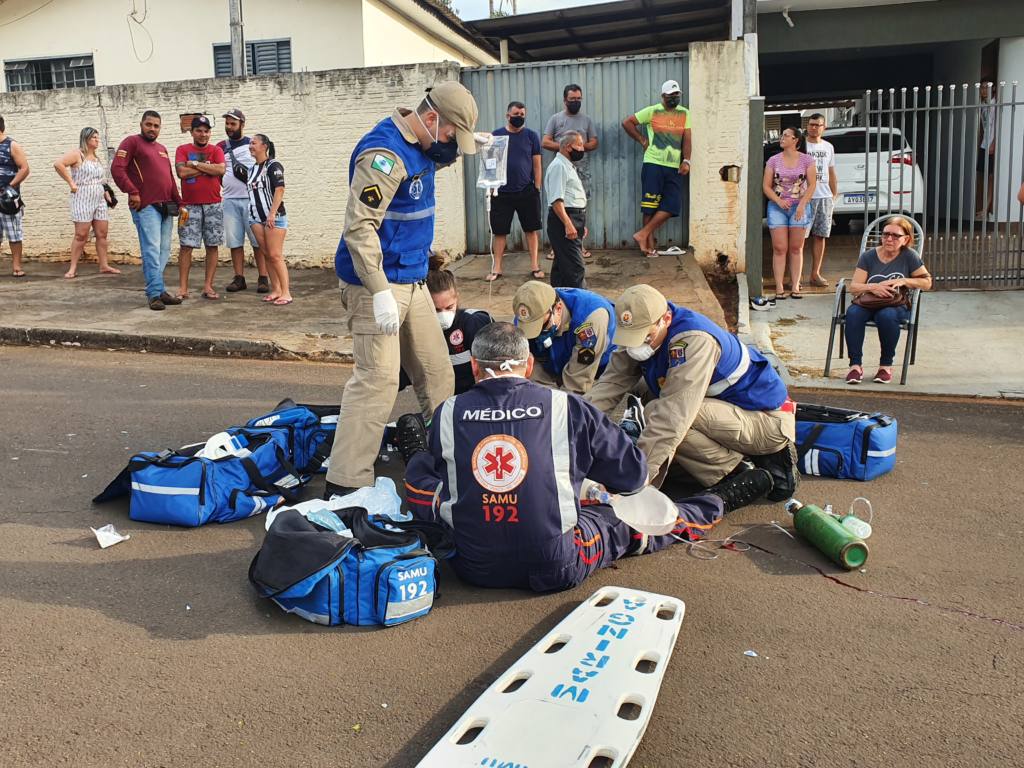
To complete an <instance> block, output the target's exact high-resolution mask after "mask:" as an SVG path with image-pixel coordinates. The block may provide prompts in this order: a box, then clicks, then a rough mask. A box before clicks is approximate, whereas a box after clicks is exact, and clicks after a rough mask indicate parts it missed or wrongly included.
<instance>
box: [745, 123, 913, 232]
mask: <svg viewBox="0 0 1024 768" xmlns="http://www.w3.org/2000/svg"><path fill="white" fill-rule="evenodd" d="M867 133H868V132H867V130H866V129H865V128H833V129H831V130H827V131H825V136H824V138H825V140H826V141H828V142H831V144H832V146H833V147H834V148H835V150H836V176H837V177H838V179H839V196H838V197H837V198H836V205H835V209H834V210H833V212H832V218H833V220H834V221H835V222H836V223H837V224H838V225H840V226H841V227H842V226H846V225H847V224H849V222H851V221H853V220H861V221H863V219H864V198H865V194H866V195H867V198H868V220H871V219H874V218H875V205H876V203H877V205H878V212H879V214H882V213H886V212H888V211H889V210H890V207H889V199H890V197H891V198H892V208H891V210H892V211H893V212H894V213H905V214H908V215H912V216H915V217H916V218H918V220H920V218H921V217H922V216H923V214H924V206H925V189H924V176H923V175H922V174H921V169H920V168H919V167H918V166H917V163H916V162H915V158H914V155H913V151H912V150H911V148H910V145H909V144H907V142H906V139H904V138H903V134H902V133H901V132H900V130H899V129H898V128H894V129H893V131H892V150H891V151H890V149H889V141H890V138H889V129H888V128H882V129H881V131H879V129H877V128H873V129H871V131H870V138H871V149H870V152H869V153H868V155H867V156H865V154H864V138H865V135H866V134H867ZM879 147H880V148H881V149H879ZM779 151H780V148H779V143H778V142H777V141H773V142H771V143H769V144H766V145H765V153H764V159H765V161H766V162H767V160H768V158H769V157H771V156H772V155H774V154H776V153H778V152H779ZM865 161H866V162H865ZM878 171H881V173H879V172H878ZM901 172H902V176H901ZM887 174H888V175H887ZM878 176H881V179H882V183H881V184H880V185H879V184H877V183H876V179H877V177H878ZM818 183H819V184H828V178H825V179H818ZM865 187H867V189H866V190H865Z"/></svg>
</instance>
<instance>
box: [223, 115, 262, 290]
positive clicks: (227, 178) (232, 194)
mask: <svg viewBox="0 0 1024 768" xmlns="http://www.w3.org/2000/svg"><path fill="white" fill-rule="evenodd" d="M223 118H224V133H226V134H227V138H226V139H225V140H224V141H222V142H221V143H220V144H218V145H217V146H219V147H220V148H221V149H222V150H223V151H224V158H225V160H226V161H227V168H226V169H225V170H226V172H225V173H224V175H223V176H222V177H221V179H222V181H223V184H224V188H223V190H222V192H221V197H222V198H223V200H224V241H225V243H226V244H227V246H228V248H230V249H231V265H232V267H234V270H235V277H234V279H232V281H231V282H230V283H229V284H228V286H227V291H228V292H229V293H235V292H236V291H244V290H245V289H246V288H248V286H247V285H246V284H245V238H246V236H248V238H249V245H251V246H252V258H253V261H255V262H256V272H257V274H258V275H259V281H258V283H257V285H256V292H257V293H269V292H270V281H269V279H268V277H267V263H266V260H265V259H264V257H263V251H261V250H260V247H259V244H258V243H257V242H256V235H254V234H253V233H252V229H251V228H250V227H249V190H248V188H247V187H246V184H245V183H246V181H247V180H248V178H249V171H251V170H252V167H253V166H254V165H256V159H255V158H254V157H253V156H252V153H251V152H250V151H249V137H248V136H245V135H244V131H245V113H244V112H242V110H240V109H238V108H235V109H231V110H228V111H227V112H225V113H224V114H223Z"/></svg>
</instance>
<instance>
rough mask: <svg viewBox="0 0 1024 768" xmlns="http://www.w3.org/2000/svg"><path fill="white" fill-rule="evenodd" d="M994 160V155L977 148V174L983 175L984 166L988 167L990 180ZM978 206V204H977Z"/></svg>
mask: <svg viewBox="0 0 1024 768" xmlns="http://www.w3.org/2000/svg"><path fill="white" fill-rule="evenodd" d="M994 159H995V155H990V154H989V153H988V150H987V149H982V148H981V147H978V163H977V168H978V173H979V174H981V173H985V168H986V166H987V167H988V177H989V178H992V161H993V160H994ZM979 205H980V203H979Z"/></svg>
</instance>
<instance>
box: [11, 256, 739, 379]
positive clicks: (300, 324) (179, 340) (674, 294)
mask: <svg viewBox="0 0 1024 768" xmlns="http://www.w3.org/2000/svg"><path fill="white" fill-rule="evenodd" d="M541 262H542V264H541V268H542V269H544V270H545V272H547V271H548V270H549V269H550V264H551V262H549V261H546V260H544V259H543V258H542V259H541ZM529 266H530V265H529V258H528V257H527V256H526V255H525V254H509V255H508V256H507V257H506V262H505V265H504V272H505V275H504V277H503V278H502V279H501V280H499V281H497V282H495V283H486V282H484V280H483V276H484V275H486V274H487V272H488V271H490V258H489V257H486V256H482V257H467V258H464V259H462V260H460V261H458V262H456V263H455V264H454V265H453V266H452V269H453V270H454V271H455V272H456V274H457V275H458V278H459V286H460V293H461V304H462V306H464V307H471V308H475V309H486V310H488V311H490V312H491V314H492V315H493V316H494V317H495V318H498V319H509V318H511V315H512V307H511V303H512V295H513V294H514V293H515V290H516V288H517V287H518V286H519V285H520V284H521V283H522V282H524V281H525V280H528V279H530V273H529ZM118 267H119V268H120V269H121V270H122V272H123V274H122V275H99V274H97V272H96V265H95V262H91V261H90V262H87V263H85V264H83V265H80V268H79V276H78V277H77V278H75V279H74V280H65V279H63V277H62V275H63V274H64V272H65V271H66V269H67V264H66V263H60V262H57V263H41V262H28V263H27V264H26V272H28V275H27V276H25V277H22V278H13V277H11V276H10V275H11V268H10V260H9V257H7V258H4V259H2V260H0V343H7V344H43V345H64V346H81V347H90V348H96V349H112V350H125V349H126V350H136V351H143V350H145V351H149V352H173V353H179V354H191V355H205V356H218V357H228V356H238V357H254V358H265V359H306V360H325V361H335V362H349V361H351V359H352V338H351V336H349V334H348V329H347V327H346V324H345V322H344V319H343V311H342V308H341V304H340V302H339V298H338V282H337V278H336V277H335V276H334V273H333V271H332V270H325V269H293V270H291V272H290V274H291V283H292V294H293V296H294V297H295V302H294V303H293V304H291V305H289V306H285V307H274V306H270V305H268V304H265V303H263V302H262V301H260V299H261V298H262V296H261V295H260V294H257V293H256V288H255V283H256V280H255V270H253V269H251V268H250V269H248V273H249V274H248V275H247V277H251V278H252V280H251V282H250V285H249V289H248V290H247V291H242V292H240V293H235V294H229V293H226V292H225V291H224V290H223V287H224V285H225V284H226V283H227V282H228V281H229V280H230V279H231V270H230V268H229V267H226V266H224V265H221V267H220V269H219V270H218V279H217V280H216V281H215V286H216V287H217V290H218V291H219V292H220V293H221V296H222V298H221V299H219V300H216V301H211V300H207V299H203V298H201V297H200V296H199V291H200V289H201V288H202V271H203V265H202V263H198V264H194V265H193V268H192V298H191V299H188V300H186V302H185V303H184V304H182V305H181V306H175V307H168V308H167V310H166V311H164V312H153V311H152V310H150V309H149V308H148V307H147V306H146V302H145V296H144V293H143V280H142V268H141V267H140V266H135V265H124V264H119V265H118ZM587 273H588V280H589V285H590V287H591V288H592V289H593V290H596V291H598V292H600V293H603V294H604V295H606V296H608V297H610V298H612V299H615V298H616V297H617V296H618V294H619V293H620V292H621V291H622V290H623V289H624V288H626V287H628V286H629V285H632V284H634V283H639V282H643V283H650V284H652V285H654V286H656V287H657V288H659V289H660V290H661V291H662V292H664V293H665V294H666V295H667V296H668V297H669V298H670V299H672V300H673V301H679V302H683V303H685V304H686V305H687V306H689V307H691V308H693V309H696V310H698V311H700V312H703V313H704V314H706V315H708V316H709V317H711V318H712V319H713V320H715V321H716V322H718V323H719V324H720V325H722V326H724V325H725V319H724V317H723V315H722V309H721V306H720V305H719V304H718V301H717V300H716V299H715V296H714V294H713V293H712V292H711V289H710V288H709V287H708V284H707V281H706V280H705V279H704V275H703V273H702V272H701V270H700V268H699V267H698V266H697V264H696V262H694V260H693V257H692V255H690V254H686V255H684V256H682V257H679V258H674V257H661V258H658V259H645V258H643V257H641V256H639V255H638V254H637V253H636V252H635V251H595V252H594V260H593V263H592V264H589V265H588V266H587ZM165 281H166V283H167V287H168V290H169V291H174V286H176V285H177V268H176V266H174V265H171V266H169V267H168V268H167V271H166V273H165Z"/></svg>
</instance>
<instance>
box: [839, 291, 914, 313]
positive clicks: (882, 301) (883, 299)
mask: <svg viewBox="0 0 1024 768" xmlns="http://www.w3.org/2000/svg"><path fill="white" fill-rule="evenodd" d="M852 303H853V304H856V305H857V306H858V307H861V308H862V309H870V310H876V309H885V308H886V307H909V306H910V291H909V290H907V288H906V286H902V285H901V286H900V287H899V288H897V289H896V293H895V294H894V295H892V296H879V295H878V294H877V293H868V292H864V293H858V294H857V295H856V296H855V297H854V299H853V302H852Z"/></svg>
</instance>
